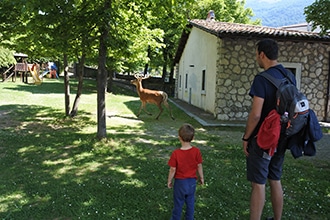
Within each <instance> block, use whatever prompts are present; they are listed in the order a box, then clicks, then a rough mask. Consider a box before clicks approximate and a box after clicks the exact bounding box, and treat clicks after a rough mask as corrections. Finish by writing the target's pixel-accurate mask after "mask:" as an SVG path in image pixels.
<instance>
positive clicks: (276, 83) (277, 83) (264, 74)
mask: <svg viewBox="0 0 330 220" xmlns="http://www.w3.org/2000/svg"><path fill="white" fill-rule="evenodd" d="M260 76H262V77H264V78H266V79H267V80H268V81H269V82H271V83H272V84H273V85H274V86H275V87H276V88H277V89H278V87H280V85H281V84H282V83H283V82H285V81H286V80H287V79H286V78H284V79H277V78H275V77H273V76H271V75H269V74H268V73H267V72H266V71H264V72H262V73H260Z"/></svg>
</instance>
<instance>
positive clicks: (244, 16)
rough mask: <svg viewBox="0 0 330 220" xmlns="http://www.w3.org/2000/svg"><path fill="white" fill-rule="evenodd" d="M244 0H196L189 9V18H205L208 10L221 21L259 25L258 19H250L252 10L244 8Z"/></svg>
mask: <svg viewBox="0 0 330 220" xmlns="http://www.w3.org/2000/svg"><path fill="white" fill-rule="evenodd" d="M244 5H245V0H243V1H237V0H197V2H196V4H194V5H193V7H192V9H191V11H190V18H191V19H206V17H207V14H208V12H209V11H210V10H213V11H214V13H215V19H216V20H217V21H223V22H235V23H240V24H255V25H260V24H261V21H260V20H259V19H258V20H256V21H252V20H251V17H252V16H253V11H252V9H251V8H246V9H245V8H244Z"/></svg>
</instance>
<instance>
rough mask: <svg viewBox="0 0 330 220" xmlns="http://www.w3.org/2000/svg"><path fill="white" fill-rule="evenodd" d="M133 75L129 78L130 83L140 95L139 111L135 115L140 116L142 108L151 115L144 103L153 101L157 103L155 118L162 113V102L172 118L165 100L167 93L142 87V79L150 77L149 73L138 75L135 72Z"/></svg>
mask: <svg viewBox="0 0 330 220" xmlns="http://www.w3.org/2000/svg"><path fill="white" fill-rule="evenodd" d="M134 77H135V79H133V80H131V84H133V85H135V86H136V90H137V93H138V95H139V96H140V100H141V106H140V110H139V113H138V114H137V117H139V116H140V113H141V110H142V109H143V111H144V112H145V113H147V114H148V115H152V114H151V113H150V112H148V111H147V110H146V104H147V103H153V104H155V105H157V107H158V108H159V114H158V115H157V117H156V119H158V118H159V116H160V114H162V112H163V110H164V109H163V107H162V104H164V106H165V107H166V108H167V109H168V110H169V112H170V114H171V118H172V119H173V120H174V117H173V115H172V111H171V107H170V105H169V104H168V102H167V100H168V95H167V93H166V92H163V91H156V90H150V89H144V88H143V87H142V80H144V79H147V78H149V77H150V76H149V75H147V76H145V77H143V76H139V75H138V74H135V75H134Z"/></svg>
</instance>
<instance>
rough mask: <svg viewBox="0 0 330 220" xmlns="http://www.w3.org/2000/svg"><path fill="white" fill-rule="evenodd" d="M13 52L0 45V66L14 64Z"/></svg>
mask: <svg viewBox="0 0 330 220" xmlns="http://www.w3.org/2000/svg"><path fill="white" fill-rule="evenodd" d="M13 54H14V52H13V51H12V50H9V49H7V48H4V47H2V46H0V67H9V66H10V65H11V64H15V63H16V60H15V58H14V55H13Z"/></svg>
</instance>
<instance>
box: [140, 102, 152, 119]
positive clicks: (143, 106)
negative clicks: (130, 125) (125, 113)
mask: <svg viewBox="0 0 330 220" xmlns="http://www.w3.org/2000/svg"><path fill="white" fill-rule="evenodd" d="M146 104H147V103H145V102H141V106H140V110H139V113H138V115H137V116H138V117H139V115H140V113H141V111H142V109H143V111H144V112H145V113H147V114H148V115H152V114H151V113H150V112H148V111H147V109H146Z"/></svg>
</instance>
